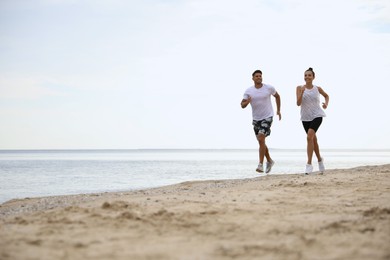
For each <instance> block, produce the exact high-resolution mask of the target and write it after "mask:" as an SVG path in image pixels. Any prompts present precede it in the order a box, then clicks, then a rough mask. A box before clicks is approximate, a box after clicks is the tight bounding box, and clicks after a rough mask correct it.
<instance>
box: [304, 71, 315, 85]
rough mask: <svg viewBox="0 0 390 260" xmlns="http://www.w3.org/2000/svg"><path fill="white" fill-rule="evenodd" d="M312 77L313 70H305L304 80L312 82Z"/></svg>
mask: <svg viewBox="0 0 390 260" xmlns="http://www.w3.org/2000/svg"><path fill="white" fill-rule="evenodd" d="M313 79H314V75H313V72H311V71H305V81H306V82H307V83H311V82H313Z"/></svg>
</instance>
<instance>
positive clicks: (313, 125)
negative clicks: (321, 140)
mask: <svg viewBox="0 0 390 260" xmlns="http://www.w3.org/2000/svg"><path fill="white" fill-rule="evenodd" d="M321 123H322V117H317V118H315V119H314V120H313V121H302V124H303V128H305V131H306V133H307V132H308V131H309V129H313V130H314V132H317V130H318V128H320V125H321Z"/></svg>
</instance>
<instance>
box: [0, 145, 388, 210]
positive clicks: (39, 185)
mask: <svg viewBox="0 0 390 260" xmlns="http://www.w3.org/2000/svg"><path fill="white" fill-rule="evenodd" d="M270 153H271V156H272V158H273V160H274V161H275V165H274V167H273V169H272V172H271V174H272V175H276V174H297V173H298V174H299V173H303V171H304V168H305V163H306V151H305V150H296V149H270ZM321 153H322V156H323V157H324V161H325V167H326V168H327V169H345V168H352V167H357V166H367V165H383V164H389V163H390V150H345V149H344V150H340V149H328V150H322V151H321ZM315 161H316V160H315V156H314V157H313V162H314V163H313V166H314V171H316V170H318V165H317V164H316V163H315ZM257 163H258V150H257V149H134V150H0V204H1V203H4V202H6V201H8V200H12V199H24V198H33V197H45V196H55V195H72V194H88V193H102V192H120V191H131V190H140V189H147V188H154V187H161V186H166V185H170V184H177V183H181V182H186V181H197V180H223V179H245V178H255V177H259V176H264V175H259V174H258V173H257V172H256V171H255V169H256V167H257Z"/></svg>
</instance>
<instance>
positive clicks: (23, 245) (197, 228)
mask: <svg viewBox="0 0 390 260" xmlns="http://www.w3.org/2000/svg"><path fill="white" fill-rule="evenodd" d="M0 259H390V164H388V165H380V166H365V167H358V168H353V169H339V170H337V169H336V170H328V171H327V172H326V173H325V174H324V175H317V174H313V175H309V176H304V175H300V174H291V175H269V176H260V177H259V176H257V175H256V173H255V172H254V178H251V179H244V180H224V181H200V182H198V181H197V182H185V183H181V184H178V185H172V186H166V187H162V188H157V189H148V190H141V191H132V192H120V193H103V194H80V195H75V196H58V197H45V198H30V199H23V200H12V201H9V202H6V203H4V204H2V205H1V206H0Z"/></svg>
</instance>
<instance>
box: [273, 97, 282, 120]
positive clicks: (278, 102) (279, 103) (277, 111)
mask: <svg viewBox="0 0 390 260" xmlns="http://www.w3.org/2000/svg"><path fill="white" fill-rule="evenodd" d="M274 97H275V101H276V114H277V115H278V116H279V120H281V119H282V114H281V113H280V105H281V100H280V95H279V93H278V92H276V93H275V95H274Z"/></svg>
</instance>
